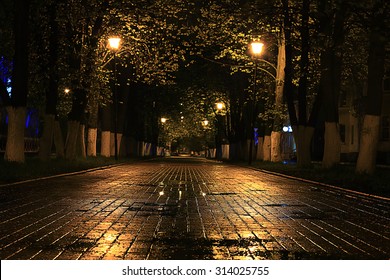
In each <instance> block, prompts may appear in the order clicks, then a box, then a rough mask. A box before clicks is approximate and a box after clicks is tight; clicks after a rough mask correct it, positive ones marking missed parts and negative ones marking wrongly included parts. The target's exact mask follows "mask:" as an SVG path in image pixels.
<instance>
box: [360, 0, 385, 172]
mask: <svg viewBox="0 0 390 280" xmlns="http://www.w3.org/2000/svg"><path fill="white" fill-rule="evenodd" d="M387 11H389V4H388V2H387V1H384V0H377V1H374V2H373V6H372V8H371V15H370V21H369V32H370V34H369V55H368V79H367V102H366V104H365V105H366V108H365V116H364V120H363V128H362V134H361V142H360V150H359V157H358V160H357V164H356V172H357V173H366V174H370V175H372V174H373V173H374V171H375V166H376V153H377V145H378V140H379V126H380V115H381V108H382V106H381V99H382V92H383V88H382V81H383V76H384V65H385V59H386V52H385V47H386V43H387V40H386V38H387V36H389V34H388V21H387V20H386V15H387V13H386V12H387ZM386 24H387V25H386ZM386 26H387V27H386Z"/></svg>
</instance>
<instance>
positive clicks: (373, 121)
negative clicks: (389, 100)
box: [356, 115, 380, 174]
mask: <svg viewBox="0 0 390 280" xmlns="http://www.w3.org/2000/svg"><path fill="white" fill-rule="evenodd" d="M379 131H380V116H374V115H365V116H364V120H363V128H362V133H361V139H360V148H359V156H358V160H357V163H356V172H357V173H366V174H373V173H374V171H375V167H376V154H377V148H378V141H379Z"/></svg>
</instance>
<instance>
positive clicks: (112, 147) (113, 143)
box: [110, 132, 123, 156]
mask: <svg viewBox="0 0 390 280" xmlns="http://www.w3.org/2000/svg"><path fill="white" fill-rule="evenodd" d="M114 136H115V134H114V133H113V132H111V135H110V143H111V145H110V150H111V152H110V154H111V156H114V155H115V137H114ZM122 136H123V134H122V133H117V134H116V138H117V139H116V140H117V149H118V151H117V152H118V155H119V152H120V150H121V143H122ZM122 154H123V153H122Z"/></svg>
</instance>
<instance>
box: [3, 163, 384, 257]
mask: <svg viewBox="0 0 390 280" xmlns="http://www.w3.org/2000/svg"><path fill="white" fill-rule="evenodd" d="M389 210H390V200H388V199H381V198H378V197H370V196H367V195H361V194H357V193H353V192H349V191H344V190H339V189H335V188H331V187H326V186H319V185H315V184H311V183H305V182H301V181H297V180H293V179H288V178H282V177H278V176H275V175H272V174H268V173H264V172H261V171H256V170H252V169H249V168H245V167H238V166H234V165H227V164H223V163H219V162H214V161H206V160H204V159H197V158H184V157H178V158H169V159H165V160H162V159H160V160H151V161H144V162H136V163H131V164H124V165H120V166H116V167H111V168H107V169H102V170H96V171H92V172H86V173H82V174H77V175H72V176H64V177H58V178H51V179H44V180H37V181H33V182H26V183H22V184H17V185H12V186H0V259H3V260H4V259H24V260H26V259H43V260H52V259H62V260H64V259H164V260H167V259H389V258H390V230H389V229H390V223H389V220H390V215H389Z"/></svg>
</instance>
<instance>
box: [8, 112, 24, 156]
mask: <svg viewBox="0 0 390 280" xmlns="http://www.w3.org/2000/svg"><path fill="white" fill-rule="evenodd" d="M7 113H8V133H7V145H6V149H5V154H4V159H5V160H6V161H13V162H20V163H23V162H24V161H25V156H24V124H25V120H26V108H24V107H16V108H15V107H12V106H9V107H7Z"/></svg>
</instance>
